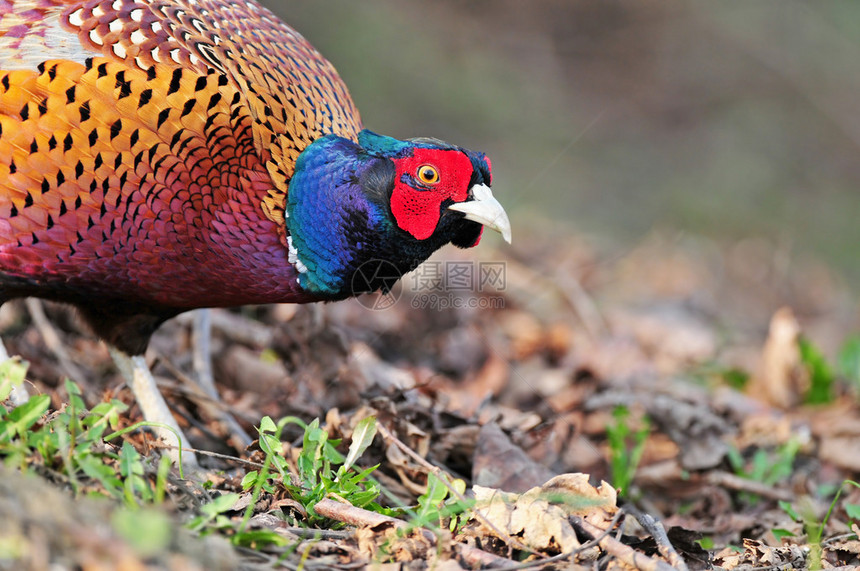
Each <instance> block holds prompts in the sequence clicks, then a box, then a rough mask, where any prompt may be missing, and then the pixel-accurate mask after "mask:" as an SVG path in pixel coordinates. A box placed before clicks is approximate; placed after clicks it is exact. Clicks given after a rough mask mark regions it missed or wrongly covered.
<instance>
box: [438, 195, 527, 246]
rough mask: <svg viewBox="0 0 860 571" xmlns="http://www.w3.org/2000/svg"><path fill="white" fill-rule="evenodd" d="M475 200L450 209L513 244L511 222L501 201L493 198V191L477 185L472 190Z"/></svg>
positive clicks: (453, 205)
mask: <svg viewBox="0 0 860 571" xmlns="http://www.w3.org/2000/svg"><path fill="white" fill-rule="evenodd" d="M471 194H472V197H473V199H472V200H467V201H466V202H457V203H455V204H452V205H451V206H449V207H448V210H456V211H457V212H462V213H463V214H465V215H466V220H472V221H473V222H478V223H480V224H483V225H484V226H486V227H488V228H492V229H493V230H495V231H496V232H498V233H499V234H501V235H502V238H504V240H505V242H507V243H508V244H510V243H511V221H510V220H508V214H507V213H506V212H505V209H504V208H502V205H501V204H499V201H498V200H496V198H495V197H494V196H493V191H492V190H490V187H489V186H487V185H485V184H476V185H475V186H473V187H472V188H471Z"/></svg>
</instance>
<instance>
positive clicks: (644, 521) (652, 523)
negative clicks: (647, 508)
mask: <svg viewBox="0 0 860 571" xmlns="http://www.w3.org/2000/svg"><path fill="white" fill-rule="evenodd" d="M627 511H629V512H630V513H631V514H632V515H633V517H635V518H636V521H638V522H639V525H641V526H642V527H643V528H644V529H645V531H647V532H648V533H650V534H651V537H653V538H654V541H655V542H656V543H657V550H658V551H659V552H660V555H662V556H663V557H665V558H666V560H667V561H668V562H669V564H670V565H671V566H672V567H674V568H675V569H678V570H679V571H688V569H687V564H686V563H685V562H684V560H683V559H682V558H681V556H680V555H678V552H677V551H675V548H674V547H673V546H672V542H671V541H669V536H668V535H666V529H665V528H664V527H663V524H662V523H660V522H659V521H657V520H656V519H655V518H654V517H653V516H651V515H650V514H647V513H645V512H642V511H640V510H638V509H636V508H635V507H633V506H628V507H627Z"/></svg>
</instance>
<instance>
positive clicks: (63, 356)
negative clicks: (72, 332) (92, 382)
mask: <svg viewBox="0 0 860 571" xmlns="http://www.w3.org/2000/svg"><path fill="white" fill-rule="evenodd" d="M24 303H25V305H26V306H27V311H29V312H30V317H32V318H33V324H34V325H35V326H36V329H38V330H39V334H40V335H41V336H42V340H44V341H45V345H46V346H47V347H48V349H49V350H50V351H51V352H52V353H53V354H54V356H55V357H56V358H57V361H59V363H60V367H61V368H62V369H63V372H64V373H65V374H66V375H67V376H68V377H69V378H70V379H72V380H73V381H75V382H76V383H77V384H78V385H79V386H80V387H81V388H82V389H84V390H85V391H88V390H89V384H88V383H87V379H86V376H84V374H83V373H82V372H81V370H80V369H79V368H78V367H77V365H75V363H74V362H73V361H72V359H71V358H69V353H68V352H67V351H66V348H65V347H64V346H63V342H62V340H61V339H60V336H59V334H58V333H57V331H56V330H55V329H54V326H53V325H51V322H50V320H48V318H47V317H46V316H45V310H44V309H43V308H42V302H41V301H40V300H38V299H36V298H34V297H28V298H27V299H25V300H24Z"/></svg>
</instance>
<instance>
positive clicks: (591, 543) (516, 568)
mask: <svg viewBox="0 0 860 571" xmlns="http://www.w3.org/2000/svg"><path fill="white" fill-rule="evenodd" d="M622 515H624V510H623V509H620V508H619V509H618V511H616V512H615V515H614V516H613V517H612V521H610V522H609V525H608V526H607V527H606V529H605V530H603V533H601V534H600V535H598V536H597V537H595V538H593V539H589V540H588V541H586V542H585V543H583V544H582V545H580V546H579V547H577V548H576V549H574V550H572V551H568V552H567V553H559V554H558V555H554V556H553V557H548V558H546V559H541V560H540V561H529V562H528V563H521V564H519V565H513V566H510V567H503V568H501V569H499V571H521V570H522V569H532V568H534V567H542V566H544V565H546V564H547V563H555V562H557V561H564V560H566V559H570V558H571V557H574V556H575V555H577V554H578V553H582V552H583V551H585V550H586V549H591V548H592V547H595V546H597V545H599V543H600V540H601V539H603V538H604V537H606V536H608V535H609V534H611V533H612V530H613V529H615V526H616V524H617V523H618V520H620V519H621V516H622ZM619 531H620V528H619Z"/></svg>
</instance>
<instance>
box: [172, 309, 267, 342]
mask: <svg viewBox="0 0 860 571" xmlns="http://www.w3.org/2000/svg"><path fill="white" fill-rule="evenodd" d="M209 311H210V317H211V319H212V328H213V329H217V330H218V331H219V332H220V333H222V334H223V335H224V336H226V337H227V338H228V339H230V340H232V341H236V342H239V343H242V344H243V345H251V346H254V347H268V346H269V345H271V344H272V338H273V336H274V335H273V333H272V329H271V328H270V327H268V326H266V325H263V324H262V323H259V322H257V321H253V320H251V319H246V318H244V317H241V316H239V315H235V314H233V313H230V312H229V311H224V310H218V309H210V310H209ZM193 321H194V316H193V315H191V314H189V313H184V314H182V315H179V316H177V317H176V322H177V323H181V324H183V325H191V324H192V323H193Z"/></svg>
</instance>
